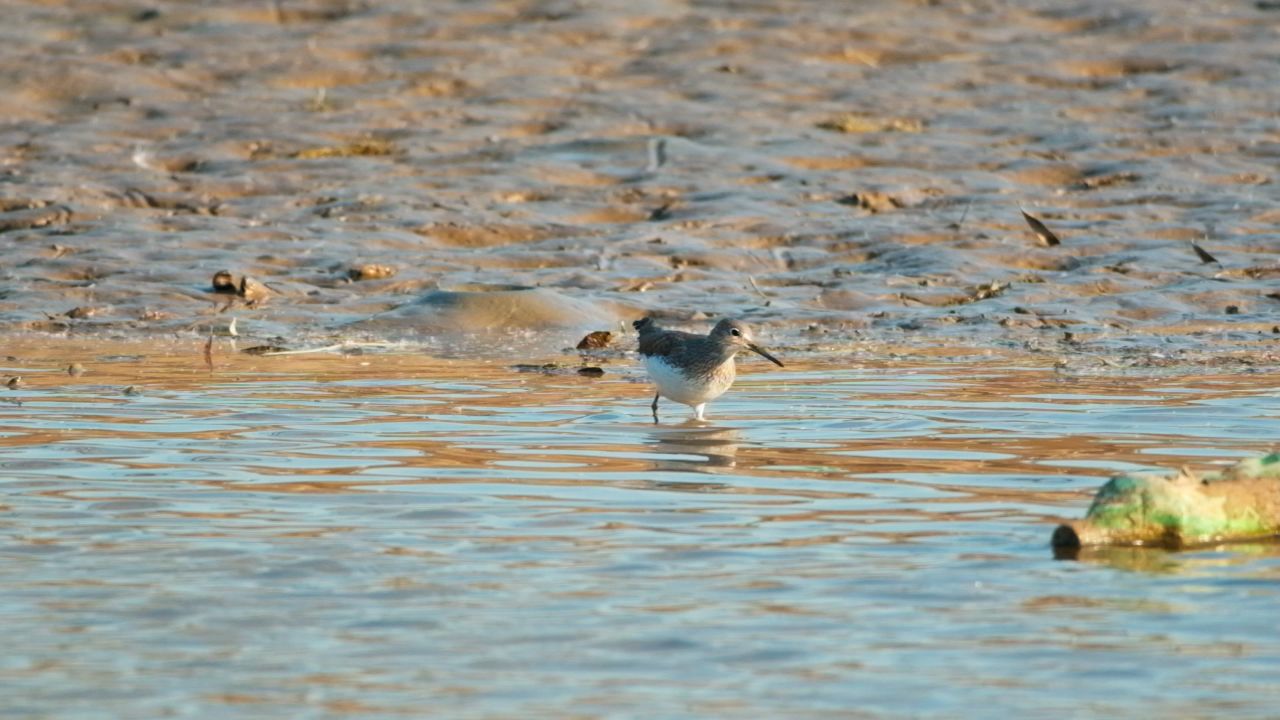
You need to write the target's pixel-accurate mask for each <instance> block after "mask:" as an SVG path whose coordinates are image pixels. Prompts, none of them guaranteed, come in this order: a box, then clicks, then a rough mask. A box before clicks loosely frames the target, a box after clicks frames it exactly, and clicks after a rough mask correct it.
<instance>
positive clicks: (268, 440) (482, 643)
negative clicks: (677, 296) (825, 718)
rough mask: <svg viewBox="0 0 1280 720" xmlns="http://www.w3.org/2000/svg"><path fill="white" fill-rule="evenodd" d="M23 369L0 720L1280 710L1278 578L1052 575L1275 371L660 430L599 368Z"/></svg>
mask: <svg viewBox="0 0 1280 720" xmlns="http://www.w3.org/2000/svg"><path fill="white" fill-rule="evenodd" d="M14 352H15V353H18V352H19V350H15V351H14ZM42 352H49V351H46V350H42V349H39V348H36V349H31V350H29V351H28V352H26V353H25V354H19V360H18V361H17V363H18V365H19V366H20V367H19V369H20V370H21V371H22V374H23V375H24V376H25V377H27V378H28V381H27V382H26V384H25V385H24V386H23V387H22V388H20V389H18V390H14V391H10V392H9V397H10V399H12V400H15V401H19V402H21V405H17V404H12V403H11V404H4V405H0V465H2V473H3V478H4V479H3V489H4V495H3V499H2V500H0V558H3V560H4V562H3V563H0V587H2V588H3V590H0V614H2V616H3V617H4V618H5V619H6V621H7V624H8V625H9V626H10V627H11V628H13V629H14V630H15V631H14V632H11V633H10V634H9V636H8V639H7V644H6V653H5V654H4V657H3V658H0V683H3V686H4V687H5V688H6V690H7V692H6V696H7V698H9V703H10V707H9V708H8V709H9V710H10V711H11V712H16V713H18V716H55V715H56V716H60V717H61V716H85V717H89V716H100V715H104V714H105V715H109V716H116V717H137V716H157V715H163V714H184V713H185V714H192V715H196V716H218V715H223V714H226V713H228V712H237V711H240V710H244V711H245V712H247V713H248V714H250V715H255V716H263V717H282V716H285V717H288V716H294V715H298V714H308V713H309V714H314V715H317V716H327V715H333V714H362V713H363V714H371V715H382V714H387V715H390V714H401V715H410V716H416V715H423V714H442V715H448V716H456V715H460V714H470V715H477V716H503V717H510V716H531V715H562V714H563V713H564V711H565V709H566V708H569V707H573V708H575V709H579V710H581V711H582V712H583V713H585V714H602V715H631V714H637V713H642V714H653V715H663V716H688V715H693V716H704V715H724V714H731V713H738V714H746V715H751V716H777V717H782V716H789V714H788V710H789V709H790V708H794V707H804V708H830V709H832V711H833V712H834V713H836V714H842V713H843V712H844V711H845V710H847V709H849V708H862V709H864V710H866V712H868V713H871V714H889V715H901V714H904V713H907V714H913V713H916V712H918V711H919V709H920V708H921V703H922V702H924V703H926V704H927V703H928V702H929V700H928V698H930V697H935V696H937V693H938V692H939V688H945V689H946V693H945V695H946V697H945V698H944V699H941V700H939V701H938V703H939V704H938V705H937V706H936V707H937V712H936V713H935V714H936V715H938V716H948V715H950V714H951V710H954V708H956V707H981V706H984V704H989V703H992V702H996V701H998V702H999V704H1000V705H1001V706H1002V707H1008V708H1011V709H1013V710H1015V711H1017V713H1016V714H1018V715H1035V714H1042V713H1050V714H1054V715H1070V714H1072V713H1073V712H1075V711H1076V709H1078V708H1080V707H1084V705H1081V703H1082V702H1085V703H1087V707H1089V708H1090V713H1091V714H1092V713H1094V712H1095V711H1096V713H1097V714H1100V715H1104V714H1118V715H1125V716H1135V715H1147V714H1155V715H1158V714H1170V715H1179V714H1188V713H1190V714H1193V715H1196V714H1213V713H1217V712H1218V711H1220V710H1222V709H1223V708H1229V709H1231V711H1232V712H1239V711H1241V708H1243V709H1245V710H1248V711H1250V712H1253V711H1257V712H1258V713H1261V714H1265V713H1266V712H1269V711H1270V710H1269V708H1271V707H1273V703H1274V700H1275V697H1274V670H1275V667H1276V666H1277V663H1278V662H1280V642H1278V641H1276V640H1275V639H1274V638H1275V633H1274V632H1272V631H1273V630H1274V611H1275V605H1276V602H1277V600H1280V591H1278V589H1277V588H1280V586H1278V585H1277V584H1276V581H1277V579H1280V552H1277V548H1276V546H1273V545H1267V544H1257V543H1254V544H1246V545H1226V546H1222V547H1219V548H1209V549H1203V550H1197V551H1194V552H1186V553H1180V554H1173V553H1167V552H1164V551H1145V550H1144V551H1139V550H1135V549H1109V550H1094V551H1086V552H1085V553H1084V554H1082V555H1081V556H1080V558H1079V559H1080V562H1057V561H1055V560H1054V559H1053V557H1052V554H1051V552H1050V550H1049V548H1048V539H1049V535H1050V532H1051V531H1052V528H1053V527H1054V524H1055V523H1056V522H1057V521H1058V520H1059V519H1061V518H1063V517H1067V516H1078V515H1079V514H1080V513H1082V512H1083V511H1084V508H1085V506H1086V505H1087V502H1088V499H1089V496H1090V494H1091V493H1092V491H1093V490H1094V489H1096V487H1097V486H1098V485H1099V484H1100V482H1101V481H1102V478H1104V477H1105V476H1107V475H1108V474H1110V473H1113V472H1118V471H1131V470H1140V469H1149V468H1152V467H1157V466H1160V465H1168V466H1175V465H1177V464H1181V463H1190V464H1192V465H1198V466H1206V465H1210V464H1221V463H1226V462H1229V461H1231V460H1234V459H1235V458H1237V457H1239V456H1242V455H1248V454H1253V453H1259V452H1263V451H1266V450H1268V449H1270V448H1271V447H1272V446H1273V444H1274V441H1275V439H1276V438H1277V437H1280V418H1278V416H1277V415H1276V413H1275V405H1276V398H1277V387H1280V382H1277V381H1276V378H1274V377H1272V376H1269V375H1263V374H1250V375H1244V374H1241V375H1220V376H1195V377H1192V376H1172V375H1170V376H1164V377H1143V378H1140V379H1135V378H1131V377H1126V376H1121V375H1117V376H1111V377H1063V376H1059V375H1057V374H1055V373H1054V372H1053V371H1052V370H1050V369H1041V368H1034V367H1031V368H1020V367H1016V366H1001V365H999V364H993V363H984V364H979V365H936V366H928V367H914V366H893V367H892V370H893V372H892V375H887V374H886V372H885V369H886V368H885V367H880V366H868V367H858V366H852V367H851V366H849V365H848V364H847V363H846V364H844V365H842V366H841V367H839V368H833V367H829V366H810V367H806V366H804V365H803V363H801V362H799V361H797V362H796V363H795V364H794V366H793V365H789V366H788V368H787V371H786V372H778V373H769V374H767V375H766V374H752V373H747V374H745V375H744V376H743V377H742V378H741V379H740V381H739V383H738V385H737V386H735V388H734V392H733V393H731V394H730V395H728V396H726V397H725V398H724V399H723V400H722V401H721V404H720V405H718V406H717V407H718V410H717V416H716V418H715V422H714V423H712V424H693V423H689V424H664V425H658V426H654V425H653V424H652V423H651V421H650V420H649V418H648V415H647V412H648V406H647V404H646V395H645V389H644V388H645V386H644V385H643V384H642V383H640V382H636V381H638V380H639V375H638V374H634V373H632V371H631V370H630V369H620V368H614V367H610V368H609V370H610V373H609V374H608V375H606V377H605V378H603V379H601V380H598V381H596V380H592V381H588V380H585V379H581V378H577V377H572V376H545V375H531V374H517V373H513V372H511V371H510V370H508V369H507V368H506V367H505V366H502V365H497V364H494V365H489V364H484V363H480V364H477V363H475V362H469V363H466V364H464V363H461V362H455V361H439V360H431V359H427V358H422V357H417V356H412V355H396V354H389V355H372V356H365V357H363V358H360V359H359V360H353V359H351V358H333V357H295V358H288V359H284V358H279V359H271V358H245V357H235V358H230V359H227V360H226V361H225V364H224V365H222V366H220V368H219V370H218V371H217V372H215V373H212V374H210V373H209V372H207V371H202V370H201V369H200V363H199V362H198V361H197V360H196V359H195V357H194V355H193V354H192V353H190V352H175V353H173V354H171V355H168V354H164V353H157V354H156V355H154V356H149V357H148V358H146V359H145V361H137V360H134V359H119V360H99V361H96V362H90V363H86V364H87V365H89V367H90V372H89V373H88V374H86V375H84V376H83V377H76V378H72V377H68V376H66V375H65V374H63V373H59V372H54V370H53V369H54V368H58V367H60V366H65V362H63V360H62V359H61V358H57V357H52V356H46V355H42V354H41V353H42ZM126 385H137V386H140V387H141V388H142V393H141V394H139V395H136V396H124V395H122V394H121V392H120V389H121V388H123V387H124V386H126ZM1170 656H1176V659H1177V662H1167V661H1166V660H1167V658H1169V657H1170ZM1224 673H1226V675H1229V678H1230V680H1229V682H1228V681H1227V680H1224V679H1223V678H1224V677H1225V675H1224ZM1135 678H1137V679H1135ZM1138 681H1140V684H1141V688H1142V689H1141V691H1138V692H1135V690H1134V688H1135V683H1136V682H1138ZM13 698H20V699H21V700H20V704H14V701H13V700H12V699H13ZM15 708H16V710H15ZM1259 709H1261V710H1259ZM926 714H927V713H926Z"/></svg>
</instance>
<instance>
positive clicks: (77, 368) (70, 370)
mask: <svg viewBox="0 0 1280 720" xmlns="http://www.w3.org/2000/svg"><path fill="white" fill-rule="evenodd" d="M67 374H68V375H70V376H71V377H80V376H81V375H83V374H84V366H83V365H81V364H80V363H71V364H70V365H68V366H67Z"/></svg>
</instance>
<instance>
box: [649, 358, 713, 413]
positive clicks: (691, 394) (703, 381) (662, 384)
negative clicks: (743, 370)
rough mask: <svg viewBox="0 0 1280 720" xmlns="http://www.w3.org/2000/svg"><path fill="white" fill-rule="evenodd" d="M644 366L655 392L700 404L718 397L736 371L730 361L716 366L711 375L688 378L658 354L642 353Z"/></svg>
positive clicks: (687, 403)
mask: <svg viewBox="0 0 1280 720" xmlns="http://www.w3.org/2000/svg"><path fill="white" fill-rule="evenodd" d="M644 367H645V370H647V371H648V372H649V379H650V380H653V384H654V385H657V386H658V394H660V395H662V396H663V397H665V398H667V399H669V400H674V401H676V402H678V403H684V404H685V405H700V404H702V403H704V402H708V401H710V400H715V399H716V398H718V397H720V396H721V395H723V394H724V392H725V391H726V390H728V389H729V386H730V385H733V379H734V375H735V374H736V373H735V372H734V367H733V360H729V361H728V362H726V363H725V364H723V365H721V366H720V367H718V368H716V371H715V372H714V373H712V374H711V375H710V376H704V377H698V378H690V377H689V376H687V375H685V374H684V373H682V372H680V370H679V369H678V368H676V367H673V366H672V365H671V364H670V363H668V362H667V361H666V359H665V358H663V357H661V356H658V355H648V356H645V358H644Z"/></svg>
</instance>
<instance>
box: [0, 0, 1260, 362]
mask: <svg viewBox="0 0 1280 720" xmlns="http://www.w3.org/2000/svg"><path fill="white" fill-rule="evenodd" d="M1277 27H1280V11H1278V10H1276V9H1275V6H1274V3H1262V2H1256V3H1255V2H1231V3H1220V4H1214V5H1209V4H1200V3H1164V2H1156V1H1155V0H1146V1H1143V2H1134V3H1126V4H1125V6H1124V7H1123V8H1118V7H1116V6H1114V5H1113V4H1111V3H1104V2H1085V3H1077V4H1075V5H1074V6H1073V7H1072V8H1070V9H1063V8H1061V7H1059V6H1058V5H1057V4H1055V3H1047V2H971V3H934V2H904V3H893V4H887V5H883V4H878V3H865V4H863V3H859V4H849V3H810V2H805V3H800V2H780V3H767V4H766V3H753V2H742V3H720V4H702V3H686V2H661V1H655V2H638V3H637V2H632V3H575V2H555V1H552V2H483V3H475V2H461V1H460V2H441V3H432V4H430V7H429V8H428V7H427V6H424V5H422V4H420V3H412V2H407V1H403V2H377V3H359V2H321V1H314V2H312V1H306V2H304V1H301V0H285V1H282V2H277V3H269V2H259V1H256V0H255V1H254V2H228V3H218V4H216V5H212V6H204V5H197V4H188V3H173V2H152V3H141V2H106V1H101V2H76V3H17V4H13V5H11V7H9V8H8V9H7V10H6V22H5V23H4V27H3V29H0V36H2V37H3V44H4V48H5V49H4V51H3V53H2V54H0V85H2V86H3V88H4V92H3V93H0V168H2V170H0V171H2V173H3V175H0V180H2V182H3V187H4V191H3V195H2V199H0V203H2V207H0V244H3V247H4V248H5V250H6V255H7V258H8V260H9V261H8V262H7V263H5V267H4V271H3V272H4V277H3V281H0V331H2V332H4V333H6V334H14V333H30V332H36V333H56V334H69V335H101V336H107V337H110V338H112V339H116V340H130V339H134V340H145V339H147V338H154V337H155V336H157V335H166V336H176V337H177V338H184V337H193V338H194V337H198V336H203V335H206V334H208V333H209V332H210V331H215V332H222V331H225V330H226V329H227V327H228V326H229V324H230V323H231V321H232V320H233V319H234V320H235V322H236V328H237V331H238V333H239V334H240V335H241V336H243V337H245V338H247V339H250V340H252V339H259V340H264V341H266V340H270V341H273V342H277V343H282V344H285V345H306V344H314V343H316V342H322V341H325V342H327V341H332V340H334V339H346V338H356V339H366V340H369V339H372V340H380V339H401V338H409V339H420V340H423V341H424V342H426V343H427V344H428V345H431V344H433V343H441V344H448V343H449V342H451V340H450V338H452V337H453V336H455V335H458V334H459V333H471V332H472V331H474V330H477V329H480V330H483V329H485V328H493V329H497V330H498V331H499V332H501V333H503V334H504V335H508V336H512V337H514V338H515V339H514V340H513V341H512V342H513V344H516V345H518V344H519V343H520V342H522V340H521V337H525V338H527V337H529V336H528V335H527V334H526V335H524V336H521V332H522V331H530V332H533V331H536V332H537V333H539V334H540V335H541V337H542V338H543V339H547V334H548V333H552V334H554V337H551V338H550V345H553V346H554V345H556V344H559V345H562V346H563V345H572V343H573V342H575V341H576V340H577V338H578V337H579V336H580V334H581V332H582V331H584V330H590V329H609V328H608V327H601V326H612V325H616V323H618V322H622V321H625V320H627V319H630V318H632V317H635V316H638V315H639V314H642V313H645V312H649V311H654V310H657V311H660V312H661V313H662V314H663V315H664V317H666V318H668V320H669V321H672V322H687V323H690V324H692V325H693V326H695V327H705V326H706V325H707V324H708V323H706V322H705V321H706V320H709V319H710V318H713V317H716V316H721V315H726V314H736V315H740V316H743V317H745V318H748V319H749V320H751V321H753V322H755V323H757V324H759V325H761V326H762V327H764V328H765V334H766V335H767V336H768V337H770V341H771V342H772V343H773V344H775V345H779V346H782V347H786V348H789V349H790V350H791V351H792V352H803V351H805V350H811V351H813V352H817V353H822V352H831V351H842V350H847V349H849V348H850V347H856V346H857V344H858V343H864V342H872V341H874V342H886V343H896V344H908V345H911V344H917V345H920V346H943V347H947V346H968V347H974V346H977V347H984V346H994V347H1000V348H1002V349H1007V350H1021V351H1032V352H1035V353H1048V354H1051V355H1054V356H1061V357H1063V358H1065V361H1066V362H1076V360H1073V359H1072V358H1086V360H1079V362H1092V361H1090V360H1087V358H1103V359H1105V361H1106V362H1112V363H1115V362H1120V363H1126V362H1135V363H1156V364H1158V363H1160V362H1164V361H1166V360H1170V359H1173V360H1179V359H1181V360H1186V361H1188V362H1206V361H1217V362H1238V363H1243V364H1258V363H1270V362H1273V361H1274V359H1275V354H1276V348H1277V343H1278V342H1280V327H1277V326H1278V325H1280V315H1278V313H1277V310H1280V288H1278V286H1277V280H1278V279H1280V232H1278V231H1277V224H1278V222H1280V209H1278V207H1277V202H1276V200H1277V190H1276V187H1277V186H1276V163H1277V160H1278V159H1280V131H1277V129H1276V124H1275V117H1276V111H1277V106H1276V95H1275V92H1274V80H1275V76H1276V68H1277V65H1276V62H1277V58H1278V55H1277V51H1276V31H1277ZM1022 211H1025V212H1026V213H1028V214H1030V215H1032V216H1033V217H1035V218H1037V219H1039V220H1040V221H1041V222H1042V223H1043V224H1044V226H1045V227H1047V228H1048V229H1049V230H1050V231H1051V233H1052V234H1053V235H1054V236H1055V237H1056V238H1057V239H1059V240H1060V243H1059V244H1057V245H1052V244H1050V243H1051V241H1050V240H1048V239H1047V238H1045V237H1042V236H1041V235H1042V234H1041V235H1038V234H1037V233H1036V232H1035V231H1033V229H1032V227H1031V226H1030V225H1029V224H1028V222H1027V221H1026V220H1024V218H1023V216H1022V214H1021V213H1022ZM221 270H227V271H229V272H230V273H231V274H232V276H233V278H235V279H236V280H237V281H238V280H239V279H240V278H244V277H247V278H249V281H247V283H246V288H247V291H245V292H241V291H240V288H239V286H237V287H236V288H235V289H234V290H233V291H232V292H223V293H219V292H215V291H214V288H213V286H212V284H211V279H212V278H213V276H214V274H215V273H217V272H218V271H221ZM519 287H529V288H539V290H538V291H537V293H533V294H531V296H534V297H537V298H539V301H538V302H539V303H541V304H540V305H539V309H538V310H537V312H535V313H532V314H531V317H533V316H536V317H537V318H540V319H539V320H538V322H532V321H526V320H524V319H522V317H523V316H522V315H521V313H522V312H524V311H525V309H526V307H525V306H524V305H523V304H521V302H517V303H516V304H515V305H514V306H513V307H514V309H512V308H506V309H502V308H499V309H498V310H494V306H493V305H492V303H484V302H481V303H474V304H471V305H469V304H467V303H460V302H455V301H454V300H451V299H449V298H452V297H454V296H449V295H440V294H438V293H439V292H441V291H443V292H445V293H449V292H459V291H460V292H485V291H489V290H495V289H496V290H502V291H508V290H510V289H512V288H519ZM433 292H435V293H437V294H436V295H431V293H433ZM431 298H434V300H432V299H431ZM441 298H444V300H442V299H441ZM441 302H446V305H447V307H449V308H453V309H454V310H451V312H454V311H455V310H456V309H457V308H459V307H461V308H463V309H462V310H461V311H456V312H454V315H452V316H449V317H447V318H445V320H441V317H442V316H441V313H440V312H439V309H440V308H441V307H442V306H441V305H440V303H441ZM470 307H482V308H487V309H485V310H483V311H474V314H467V313H469V312H472V311H471V310H468V309H467V308H470ZM548 308H550V309H548ZM504 313H506V314H504ZM512 313H514V314H512ZM547 313H550V314H549V315H548V314H547ZM557 313H560V314H559V315H557ZM499 317H501V318H505V320H504V321H503V322H497V321H496V320H495V318H499ZM513 318H514V319H513ZM1223 358H1226V360H1223Z"/></svg>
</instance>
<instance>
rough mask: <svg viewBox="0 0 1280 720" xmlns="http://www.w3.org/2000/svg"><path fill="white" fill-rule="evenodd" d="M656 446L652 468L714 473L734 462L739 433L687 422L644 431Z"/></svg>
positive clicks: (739, 440) (649, 440)
mask: <svg viewBox="0 0 1280 720" xmlns="http://www.w3.org/2000/svg"><path fill="white" fill-rule="evenodd" d="M646 434H647V436H648V437H647V442H648V444H649V445H652V446H653V447H654V449H655V454H654V455H653V460H654V462H653V469H654V470H683V471H686V472H701V473H715V472H717V470H718V469H720V468H732V467H735V466H736V465H737V456H738V446H739V443H740V442H741V440H742V436H741V433H740V432H739V431H738V430H737V429H734V428H722V427H715V426H707V425H705V424H704V423H700V422H697V421H693V420H691V421H689V422H687V423H685V424H683V425H677V426H674V427H658V428H655V429H653V430H650V431H648V432H647V433H646Z"/></svg>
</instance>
